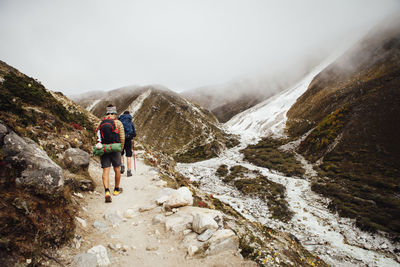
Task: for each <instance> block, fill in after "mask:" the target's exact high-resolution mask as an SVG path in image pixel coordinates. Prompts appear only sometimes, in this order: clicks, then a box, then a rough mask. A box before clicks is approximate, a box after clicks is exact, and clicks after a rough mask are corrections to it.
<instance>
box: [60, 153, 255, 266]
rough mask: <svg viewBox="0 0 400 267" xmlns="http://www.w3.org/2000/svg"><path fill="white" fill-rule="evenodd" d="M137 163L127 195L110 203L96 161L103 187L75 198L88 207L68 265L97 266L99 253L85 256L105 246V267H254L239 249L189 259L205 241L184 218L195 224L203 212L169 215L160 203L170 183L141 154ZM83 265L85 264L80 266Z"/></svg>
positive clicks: (66, 255)
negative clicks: (144, 161)
mask: <svg viewBox="0 0 400 267" xmlns="http://www.w3.org/2000/svg"><path fill="white" fill-rule="evenodd" d="M136 164H137V171H136V172H134V175H133V176H132V177H126V174H124V175H123V176H122V179H121V187H122V188H123V190H124V191H123V193H122V194H121V195H119V196H115V197H113V198H112V203H107V204H106V203H104V190H103V187H102V183H101V168H100V166H99V165H98V163H96V162H95V161H91V164H90V168H89V172H90V174H91V176H92V177H93V178H94V180H95V182H96V184H97V187H96V190H95V192H93V193H84V194H83V195H80V194H75V196H74V198H75V199H76V200H78V201H79V202H80V203H81V207H82V209H81V210H80V211H79V212H78V213H77V214H76V217H77V231H76V236H75V239H74V241H73V242H72V243H71V244H70V245H68V246H65V247H64V248H62V249H61V250H60V251H59V255H61V258H62V262H63V264H64V265H66V266H96V262H93V256H91V255H93V254H91V255H89V254H85V253H87V252H88V251H89V250H91V249H92V252H94V250H96V249H97V250H98V251H101V250H104V248H105V253H104V255H105V257H104V258H103V260H104V261H103V263H104V266H107V265H110V266H253V265H254V263H253V262H248V261H245V260H243V259H242V257H241V255H240V254H239V253H238V252H237V250H236V251H233V250H227V251H218V253H211V254H214V255H211V254H210V255H208V256H206V255H204V253H203V254H197V255H194V256H189V255H188V247H190V246H192V248H191V249H192V250H193V249H194V248H193V245H194V244H195V245H197V246H198V247H200V246H201V243H202V242H199V241H198V240H196V239H197V237H198V235H197V234H195V233H193V232H192V231H191V230H188V229H186V227H185V226H186V225H185V223H186V222H185V223H183V224H182V223H179V222H182V220H181V219H180V217H182V218H189V220H190V216H191V215H192V214H193V211H197V210H196V209H200V208H196V207H183V208H179V209H177V210H174V212H176V214H173V215H172V216H166V215H170V214H172V212H169V213H167V212H165V211H163V210H162V209H161V207H160V206H158V207H157V206H156V205H155V204H154V203H155V201H154V200H155V198H156V197H157V196H160V191H162V189H163V188H164V184H165V182H164V181H162V180H160V178H159V175H158V172H157V170H156V169H154V168H151V167H149V166H147V165H145V164H144V163H143V160H142V159H141V158H140V156H139V158H138V159H137V160H136ZM110 187H111V188H113V179H110ZM164 191H165V189H164ZM166 191H168V190H166ZM139 210H141V211H139ZM143 210H146V211H143ZM204 210H205V211H206V209H204ZM174 216H175V217H174ZM173 217H174V218H173ZM178 217H179V218H178ZM168 218H173V219H170V220H169V225H168V226H167V227H169V230H168V231H167V230H166V224H167V223H165V220H166V219H167V220H168ZM191 219H192V220H193V217H192V218H191ZM174 222H175V224H174ZM176 222H178V223H176ZM219 231H220V230H219ZM184 233H185V234H186V235H184ZM215 235H216V234H214V237H215ZM214 237H213V238H214ZM210 240H211V239H210ZM93 247H95V248H94V249H93ZM189 250H190V249H189ZM190 252H191V253H193V252H194V251H190ZM77 255H80V256H77ZM79 257H81V259H80V260H79V259H78V258H79ZM100 258H101V257H100ZM97 260H98V262H97V264H98V265H99V263H100V264H101V261H99V258H97ZM79 261H80V262H81V265H79V264H78V262H79ZM82 262H84V263H85V265H84V264H82Z"/></svg>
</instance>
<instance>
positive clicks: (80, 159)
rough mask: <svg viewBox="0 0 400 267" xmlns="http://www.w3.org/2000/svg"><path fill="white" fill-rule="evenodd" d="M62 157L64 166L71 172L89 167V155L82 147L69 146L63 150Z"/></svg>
mask: <svg viewBox="0 0 400 267" xmlns="http://www.w3.org/2000/svg"><path fill="white" fill-rule="evenodd" d="M63 158H64V164H65V167H67V168H68V169H69V170H71V171H73V172H77V171H80V170H87V168H88V167H89V162H90V155H89V153H87V152H86V151H83V150H82V149H79V148H69V149H67V150H66V151H65V152H64V154H63Z"/></svg>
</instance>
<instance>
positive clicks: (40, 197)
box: [0, 61, 95, 266]
mask: <svg viewBox="0 0 400 267" xmlns="http://www.w3.org/2000/svg"><path fill="white" fill-rule="evenodd" d="M93 119H94V118H93V117H90V116H89V114H88V113H87V112H86V111H85V110H84V109H82V108H81V107H79V106H77V105H75V104H73V103H72V102H70V101H68V100H67V99H66V98H65V96H63V95H62V94H61V93H53V92H51V91H49V90H47V89H46V88H45V87H44V86H43V85H42V84H41V83H40V82H38V81H37V80H35V79H34V78H31V77H28V76H26V75H24V74H22V73H20V72H19V71H18V70H16V69H15V68H13V67H11V66H8V65H7V64H6V63H4V62H2V61H0V178H1V179H0V192H1V195H2V201H1V209H0V224H1V227H0V235H1V238H0V257H1V258H2V261H3V262H2V263H3V265H4V266H14V263H15V262H17V261H19V260H20V258H18V257H19V256H21V255H22V256H24V257H29V258H33V262H32V264H33V265H35V264H36V259H38V258H40V257H43V254H42V253H43V249H46V248H53V247H56V246H59V245H62V244H64V243H65V242H67V241H68V240H69V239H70V238H71V237H72V236H73V233H74V230H75V223H74V209H75V207H74V204H73V202H72V199H71V191H72V190H74V189H76V187H77V186H78V184H79V183H80V182H82V181H85V182H88V184H90V183H91V180H90V177H89V176H88V173H87V171H84V170H82V171H81V172H79V173H75V174H74V173H71V172H72V170H71V172H70V171H69V170H68V169H67V168H65V169H62V168H61V167H60V166H63V167H66V166H64V164H63V163H64V161H63V153H64V152H65V151H66V150H67V149H69V148H80V149H82V150H85V151H88V152H89V151H90V147H91V145H92V143H93V142H92V136H93V135H94V134H93V129H94V128H93V126H94V122H95V121H93ZM83 153H84V152H83Z"/></svg>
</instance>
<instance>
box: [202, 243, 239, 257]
mask: <svg viewBox="0 0 400 267" xmlns="http://www.w3.org/2000/svg"><path fill="white" fill-rule="evenodd" d="M238 249H239V245H238V244H237V243H236V242H235V241H234V240H233V239H225V240H224V241H222V242H220V243H216V244H212V245H210V247H209V248H208V249H207V250H206V254H207V255H215V254H218V253H221V252H225V251H227V250H231V251H237V250H238Z"/></svg>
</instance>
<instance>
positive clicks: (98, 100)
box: [86, 99, 101, 112]
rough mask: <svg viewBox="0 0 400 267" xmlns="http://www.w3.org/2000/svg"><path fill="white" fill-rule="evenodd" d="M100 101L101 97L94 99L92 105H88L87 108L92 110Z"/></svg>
mask: <svg viewBox="0 0 400 267" xmlns="http://www.w3.org/2000/svg"><path fill="white" fill-rule="evenodd" d="M100 101H101V99H97V100H95V101H93V103H92V104H91V105H90V106H88V107H87V108H86V110H87V111H89V112H90V111H92V110H93V108H94V107H95V106H96V105H97V104H98V103H99V102H100Z"/></svg>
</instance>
